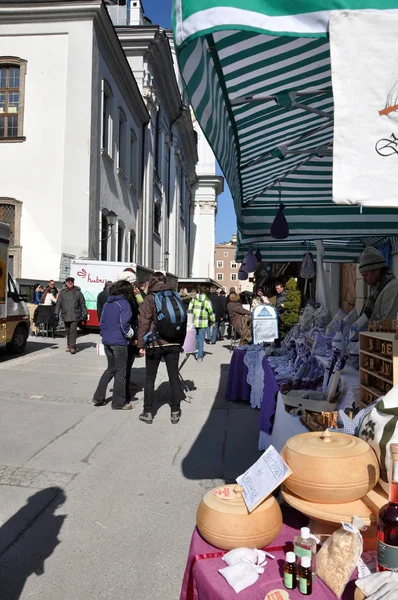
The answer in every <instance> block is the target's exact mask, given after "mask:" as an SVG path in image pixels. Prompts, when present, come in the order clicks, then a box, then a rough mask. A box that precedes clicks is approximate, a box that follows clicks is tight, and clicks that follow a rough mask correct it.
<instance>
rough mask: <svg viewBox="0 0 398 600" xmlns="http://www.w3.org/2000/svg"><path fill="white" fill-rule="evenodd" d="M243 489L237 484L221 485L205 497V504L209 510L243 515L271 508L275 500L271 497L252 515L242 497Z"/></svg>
mask: <svg viewBox="0 0 398 600" xmlns="http://www.w3.org/2000/svg"><path fill="white" fill-rule="evenodd" d="M242 492H243V488H242V487H241V486H240V485H236V484H227V485H221V486H219V487H217V488H214V489H213V490H210V491H209V492H206V494H205V495H204V496H203V502H204V503H205V504H206V506H208V507H209V508H211V509H213V510H216V511H218V512H220V513H227V514H234V515H243V514H247V515H248V514H253V513H257V512H260V511H263V510H267V509H268V508H270V506H271V505H272V503H273V502H275V499H274V497H273V496H269V497H268V498H266V499H265V500H264V502H262V503H261V504H260V505H259V506H257V507H256V508H255V509H254V510H252V512H251V513H249V511H248V510H247V507H246V504H245V501H244V499H243V496H242Z"/></svg>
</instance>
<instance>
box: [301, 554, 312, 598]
mask: <svg viewBox="0 0 398 600" xmlns="http://www.w3.org/2000/svg"><path fill="white" fill-rule="evenodd" d="M299 592H300V594H303V595H304V596H311V594H312V571H311V559H310V557H309V556H303V558H302V559H301V565H300V569H299Z"/></svg>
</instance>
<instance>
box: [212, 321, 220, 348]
mask: <svg viewBox="0 0 398 600" xmlns="http://www.w3.org/2000/svg"><path fill="white" fill-rule="evenodd" d="M218 326H219V323H218V321H216V322H215V323H214V325H213V329H212V330H211V341H212V342H213V344H215V343H216V341H217V337H218Z"/></svg>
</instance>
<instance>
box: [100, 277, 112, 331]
mask: <svg viewBox="0 0 398 600" xmlns="http://www.w3.org/2000/svg"><path fill="white" fill-rule="evenodd" d="M111 285H112V281H107V282H106V283H105V285H104V289H103V290H102V292H100V293H99V294H98V296H97V315H98V323H99V322H100V321H101V315H102V311H103V310H104V305H105V302H106V301H107V300H108V296H109V290H110V287H111Z"/></svg>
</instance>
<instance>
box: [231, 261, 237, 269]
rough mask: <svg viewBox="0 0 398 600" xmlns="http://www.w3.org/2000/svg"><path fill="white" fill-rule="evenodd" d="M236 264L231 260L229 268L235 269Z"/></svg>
mask: <svg viewBox="0 0 398 600" xmlns="http://www.w3.org/2000/svg"><path fill="white" fill-rule="evenodd" d="M237 268H238V265H237V264H236V262H234V261H232V262H231V269H237Z"/></svg>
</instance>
